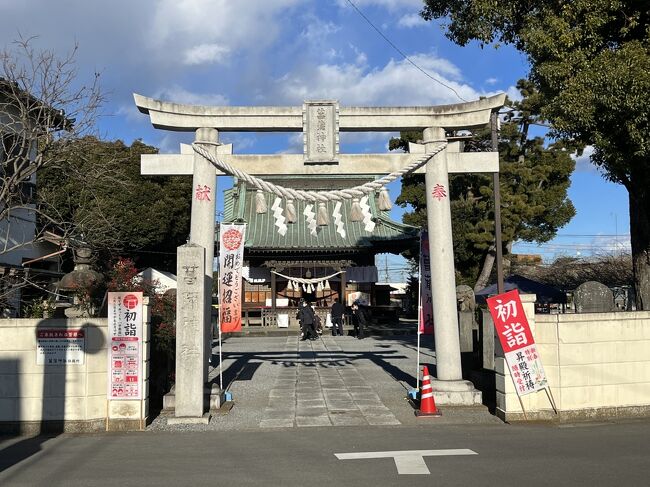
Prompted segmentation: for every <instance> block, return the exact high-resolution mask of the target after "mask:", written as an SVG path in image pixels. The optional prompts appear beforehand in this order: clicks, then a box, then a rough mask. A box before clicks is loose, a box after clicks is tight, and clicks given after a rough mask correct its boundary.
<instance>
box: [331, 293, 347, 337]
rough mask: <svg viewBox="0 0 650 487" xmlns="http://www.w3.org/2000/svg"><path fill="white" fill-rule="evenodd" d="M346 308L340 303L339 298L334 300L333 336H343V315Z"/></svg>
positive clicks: (332, 312) (332, 311)
mask: <svg viewBox="0 0 650 487" xmlns="http://www.w3.org/2000/svg"><path fill="white" fill-rule="evenodd" d="M344 312H345V306H343V303H341V302H340V301H339V298H336V299H334V304H333V305H332V310H331V314H332V336H337V335H338V336H343V313H344Z"/></svg>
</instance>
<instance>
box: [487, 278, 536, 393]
mask: <svg viewBox="0 0 650 487" xmlns="http://www.w3.org/2000/svg"><path fill="white" fill-rule="evenodd" d="M487 304H488V308H489V309H490V314H491V315H492V319H493V321H494V327H495V328H496V330H497V334H498V335H499V341H500V342H501V346H502V347H503V352H504V353H505V358H506V363H507V364H508V368H509V369H510V375H511V376H512V380H513V381H514V383H515V389H516V390H517V394H519V395H520V396H523V395H526V394H530V393H531V392H535V391H538V390H540V389H544V388H546V387H548V381H547V380H546V374H545V373H544V367H543V366H542V360H541V358H540V356H539V352H538V351H537V345H536V344H535V339H534V338H533V334H532V333H531V331H530V326H529V325H528V320H527V319H526V315H525V314H524V307H523V306H522V304H521V298H520V297H519V291H517V290H516V289H513V290H512V291H508V292H507V293H503V294H499V295H497V296H493V297H491V298H488V299H487Z"/></svg>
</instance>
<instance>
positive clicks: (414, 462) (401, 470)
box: [334, 448, 478, 475]
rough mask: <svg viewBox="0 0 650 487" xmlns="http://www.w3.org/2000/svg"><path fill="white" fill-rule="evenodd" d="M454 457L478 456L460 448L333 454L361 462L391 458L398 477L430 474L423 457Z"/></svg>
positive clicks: (340, 457) (342, 458)
mask: <svg viewBox="0 0 650 487" xmlns="http://www.w3.org/2000/svg"><path fill="white" fill-rule="evenodd" d="M454 455H478V453H476V452H475V451H472V450H468V449H467V448H462V449H459V450H404V451H368V452H359V453H335V454H334V456H336V458H338V459H339V460H363V459H370V458H392V459H393V460H395V466H396V467H397V473H398V474H400V475H423V474H424V475H427V474H430V473H431V472H430V471H429V469H428V468H427V464H426V463H424V457H442V456H454Z"/></svg>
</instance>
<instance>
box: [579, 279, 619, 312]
mask: <svg viewBox="0 0 650 487" xmlns="http://www.w3.org/2000/svg"><path fill="white" fill-rule="evenodd" d="M573 302H574V304H575V307H576V313H609V312H610V311H615V310H616V307H615V306H614V293H612V290H611V289H610V288H608V287H607V286H605V285H604V284H601V283H600V282H596V281H587V282H584V283H582V284H580V285H579V286H578V287H577V288H576V290H575V291H574V293H573Z"/></svg>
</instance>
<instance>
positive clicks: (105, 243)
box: [38, 137, 191, 272]
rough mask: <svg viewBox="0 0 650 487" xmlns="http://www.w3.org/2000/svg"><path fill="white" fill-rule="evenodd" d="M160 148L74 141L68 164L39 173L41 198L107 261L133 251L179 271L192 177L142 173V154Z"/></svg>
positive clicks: (67, 150) (143, 262) (139, 258)
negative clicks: (177, 261) (176, 265)
mask: <svg viewBox="0 0 650 487" xmlns="http://www.w3.org/2000/svg"><path fill="white" fill-rule="evenodd" d="M156 152H157V149H156V148H155V147H151V146H149V145H146V144H143V143H142V142H141V141H137V140H136V141H135V142H133V144H131V146H127V145H126V144H124V143H123V142H122V141H119V140H118V141H114V142H107V141H101V140H98V139H96V138H95V137H84V138H83V139H80V140H79V141H76V142H74V143H71V144H67V145H66V146H65V147H64V148H63V153H62V154H61V156H60V157H61V158H62V159H63V160H65V165H66V170H65V171H59V170H58V168H57V166H55V165H52V166H51V167H48V168H46V169H44V170H43V171H42V172H41V173H40V175H39V187H38V199H39V204H40V205H41V206H42V207H47V212H48V214H50V215H52V214H54V215H57V218H56V220H57V221H58V222H62V223H59V224H58V226H64V227H65V228H64V229H63V232H61V233H63V234H65V235H68V236H69V237H70V238H71V240H72V241H73V243H74V241H75V240H76V241H80V242H84V243H86V244H88V245H89V246H90V247H91V248H93V249H94V250H95V252H96V255H98V257H100V259H99V261H100V262H101V263H102V264H106V265H108V264H110V263H111V261H114V260H115V257H116V256H117V255H129V256H131V257H133V258H134V259H135V261H136V262H137V265H138V267H140V268H143V267H148V266H155V267H156V268H158V269H162V270H169V271H172V272H173V271H174V270H175V268H174V262H175V252H176V247H177V246H178V245H182V244H184V243H185V242H186V240H187V237H188V235H189V226H190V205H191V178H185V177H148V176H141V175H140V156H141V155H142V154H155V153H156ZM89 174H92V175H93V177H88V175H89ZM80 182H81V184H80Z"/></svg>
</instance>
